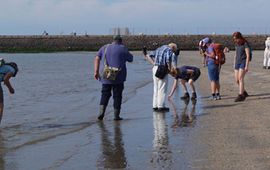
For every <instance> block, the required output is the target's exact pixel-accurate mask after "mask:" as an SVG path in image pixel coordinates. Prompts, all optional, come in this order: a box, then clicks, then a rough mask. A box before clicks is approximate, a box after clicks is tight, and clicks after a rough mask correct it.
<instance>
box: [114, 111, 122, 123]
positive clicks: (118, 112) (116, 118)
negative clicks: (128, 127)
mask: <svg viewBox="0 0 270 170" xmlns="http://www.w3.org/2000/svg"><path fill="white" fill-rule="evenodd" d="M114 120H117V121H118V120H123V118H121V117H120V109H114Z"/></svg>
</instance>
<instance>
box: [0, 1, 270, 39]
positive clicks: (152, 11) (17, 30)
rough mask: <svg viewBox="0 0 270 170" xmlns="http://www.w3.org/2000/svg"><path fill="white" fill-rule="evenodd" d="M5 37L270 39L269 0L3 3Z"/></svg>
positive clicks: (0, 10) (1, 29) (0, 8)
mask: <svg viewBox="0 0 270 170" xmlns="http://www.w3.org/2000/svg"><path fill="white" fill-rule="evenodd" d="M0 2H1V6H0V20H1V27H0V35H33V34H41V33H42V32H43V31H44V30H46V31H47V32H48V33H49V34H51V35H52V34H70V33H71V32H73V31H75V32H76V33H77V34H85V32H87V33H88V34H105V35H107V34H109V33H110V30H111V29H112V28H114V27H128V28H130V31H131V32H132V33H135V34H138V33H144V34H166V33H169V34H187V33H188V34H206V33H208V34H211V33H213V32H215V33H217V34H230V33H232V32H233V31H236V30H237V31H241V32H243V33H263V34H264V33H267V34H270V19H269V16H270V12H269V11H270V0H226V1H225V0H224V1H219V0H0Z"/></svg>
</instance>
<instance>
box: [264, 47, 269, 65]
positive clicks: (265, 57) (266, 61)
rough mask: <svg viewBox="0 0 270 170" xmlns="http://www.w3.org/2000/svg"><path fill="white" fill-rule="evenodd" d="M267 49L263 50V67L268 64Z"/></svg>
mask: <svg viewBox="0 0 270 170" xmlns="http://www.w3.org/2000/svg"><path fill="white" fill-rule="evenodd" d="M267 53H268V52H267V50H264V55H263V68H264V69H265V68H266V67H267V66H268V63H269V61H268V55H267Z"/></svg>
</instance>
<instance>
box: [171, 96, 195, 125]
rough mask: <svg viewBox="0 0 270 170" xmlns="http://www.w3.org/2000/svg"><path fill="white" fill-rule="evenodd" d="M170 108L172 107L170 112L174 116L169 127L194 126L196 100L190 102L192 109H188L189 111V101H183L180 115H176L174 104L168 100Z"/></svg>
mask: <svg viewBox="0 0 270 170" xmlns="http://www.w3.org/2000/svg"><path fill="white" fill-rule="evenodd" d="M169 103H170V105H171V107H172V112H173V115H174V123H173V125H172V126H171V127H172V128H177V127H190V126H193V125H194V120H195V118H196V117H195V112H196V103H197V101H196V100H192V101H191V103H192V107H191V108H190V109H191V110H189V109H188V105H189V103H190V100H183V103H184V108H183V110H182V112H181V113H180V115H178V113H177V109H176V106H175V103H174V102H173V101H172V100H170V101H169Z"/></svg>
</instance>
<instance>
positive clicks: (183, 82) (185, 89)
mask: <svg viewBox="0 0 270 170" xmlns="http://www.w3.org/2000/svg"><path fill="white" fill-rule="evenodd" d="M186 82H187V81H186V80H183V79H181V80H180V83H181V86H182V88H183V92H184V93H187V92H188V91H187V86H186Z"/></svg>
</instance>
